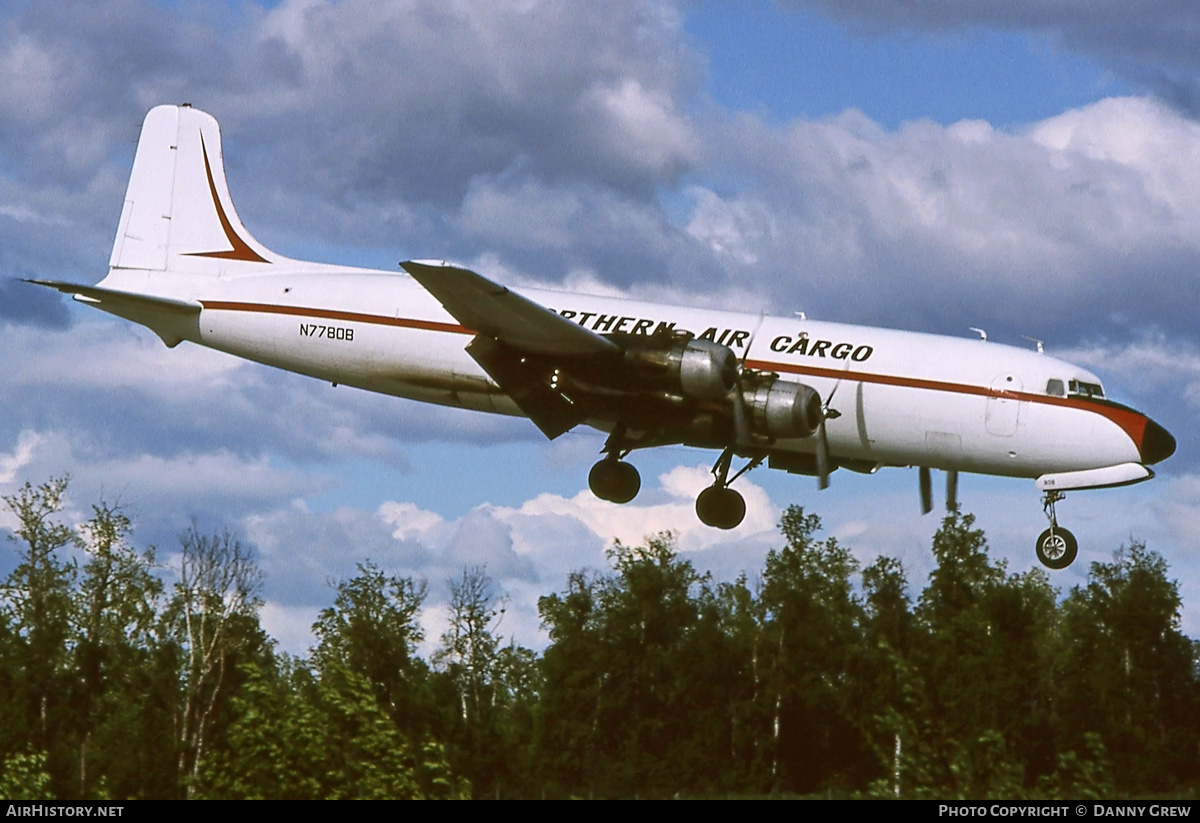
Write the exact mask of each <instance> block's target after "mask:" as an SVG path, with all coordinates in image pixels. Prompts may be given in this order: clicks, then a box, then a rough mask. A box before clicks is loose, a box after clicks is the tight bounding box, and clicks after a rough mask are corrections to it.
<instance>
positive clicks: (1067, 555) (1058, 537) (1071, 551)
mask: <svg viewBox="0 0 1200 823" xmlns="http://www.w3.org/2000/svg"><path fill="white" fill-rule="evenodd" d="M1078 553H1079V543H1078V542H1077V541H1076V540H1075V535H1073V534H1071V533H1070V532H1069V531H1067V530H1066V529H1064V528H1063V527H1062V526H1051V527H1050V528H1048V529H1046V530H1045V531H1044V532H1042V534H1041V536H1040V537H1039V538H1038V539H1037V556H1038V560H1040V561H1041V562H1042V565H1043V566H1046V567H1047V568H1051V569H1055V570H1057V569H1065V568H1066V567H1067V566H1069V565H1071V563H1072V562H1074V560H1075V555H1077V554H1078Z"/></svg>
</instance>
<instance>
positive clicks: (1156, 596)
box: [1060, 542, 1200, 791]
mask: <svg viewBox="0 0 1200 823" xmlns="http://www.w3.org/2000/svg"><path fill="white" fill-rule="evenodd" d="M1181 606H1182V601H1181V599H1180V596H1179V584H1178V582H1177V581H1175V580H1172V579H1171V578H1170V577H1169V576H1168V572H1167V563H1166V561H1165V560H1164V559H1163V558H1162V556H1161V555H1159V554H1158V553H1157V552H1154V551H1151V550H1150V549H1148V548H1147V547H1146V545H1145V544H1144V543H1141V542H1134V543H1132V544H1130V545H1129V546H1127V547H1123V548H1121V549H1120V550H1118V551H1117V552H1116V553H1115V555H1114V557H1113V562H1111V563H1093V564H1092V566H1091V571H1090V572H1089V574H1088V582H1087V585H1086V586H1082V587H1076V588H1075V589H1073V590H1072V591H1071V594H1070V595H1069V596H1068V597H1067V599H1066V602H1065V603H1064V605H1063V611H1064V613H1065V619H1064V634H1065V635H1066V641H1067V652H1066V654H1065V656H1064V676H1063V682H1062V683H1061V685H1060V688H1061V689H1062V691H1063V693H1064V700H1065V703H1066V705H1065V706H1064V708H1063V713H1064V715H1066V729H1065V741H1064V742H1065V744H1066V746H1068V747H1070V748H1073V749H1076V750H1079V749H1087V748H1092V747H1094V746H1089V744H1088V741H1087V739H1086V735H1087V733H1089V732H1091V733H1094V734H1097V735H1099V737H1100V740H1101V741H1102V743H1103V748H1104V749H1105V750H1106V751H1107V753H1108V756H1109V757H1110V758H1111V761H1112V766H1113V768H1112V774H1113V775H1114V776H1116V777H1117V781H1118V787H1119V788H1122V789H1124V790H1127V791H1129V790H1133V789H1134V788H1135V787H1138V788H1151V787H1152V788H1155V789H1162V788H1171V787H1173V786H1174V785H1177V784H1180V783H1182V782H1184V781H1191V780H1195V777H1196V771H1197V767H1196V763H1195V758H1194V756H1193V753H1194V752H1195V750H1196V747H1197V744H1198V743H1200V740H1198V731H1200V730H1198V729H1197V723H1198V720H1200V715H1198V711H1197V710H1198V705H1197V684H1196V672H1195V669H1194V658H1193V649H1192V644H1191V643H1190V642H1189V641H1188V639H1187V638H1186V637H1184V636H1183V634H1182V633H1181V632H1180V617H1179V612H1180V608H1181ZM1068 698H1069V699H1068Z"/></svg>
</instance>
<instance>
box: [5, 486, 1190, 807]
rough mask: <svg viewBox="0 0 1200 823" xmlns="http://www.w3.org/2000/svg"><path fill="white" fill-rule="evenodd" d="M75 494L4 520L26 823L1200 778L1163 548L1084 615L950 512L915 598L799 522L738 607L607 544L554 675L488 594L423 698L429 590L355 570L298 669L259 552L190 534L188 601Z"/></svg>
mask: <svg viewBox="0 0 1200 823" xmlns="http://www.w3.org/2000/svg"><path fill="white" fill-rule="evenodd" d="M66 491H67V483H66V481H65V480H52V481H50V482H48V483H46V484H43V485H41V486H37V487H34V486H32V485H29V484H26V485H25V486H23V487H22V488H21V489H19V490H18V491H17V492H16V493H15V494H13V495H11V496H9V497H7V498H4V501H3V502H4V504H5V506H6V507H7V508H8V509H9V510H10V511H11V512H12V513H13V514H14V515H15V516H16V523H17V527H16V529H15V530H14V531H13V533H12V534H11V536H10V537H11V541H10V545H11V546H12V547H13V548H14V549H15V555H16V556H15V558H14V559H13V561H12V562H10V563H9V564H8V567H10V568H12V569H13V571H12V572H11V573H10V574H9V575H8V576H7V577H6V578H5V579H4V580H3V581H2V583H0V662H2V663H3V665H0V794H2V795H6V796H10V797H14V798H48V797H80V798H96V799H100V798H105V797H117V798H123V797H181V796H192V797H214V798H215V797H230V798H234V797H237V798H242V797H244V798H295V799H300V798H305V799H316V798H435V797H436V798H451V797H467V796H476V797H497V798H499V797H544V796H585V797H592V796H602V797H626V796H677V795H689V796H706V795H713V794H717V793H755V792H765V791H770V792H775V793H779V794H792V793H809V794H814V795H824V796H828V795H831V794H837V795H852V794H862V795H866V796H871V797H901V798H909V797H911V798H950V797H963V798H990V797H1000V798H1006V799H1013V798H1022V797H1026V798H1105V797H1111V796H1112V795H1113V794H1114V793H1115V792H1119V793H1127V794H1128V793H1134V792H1162V791H1168V790H1170V791H1176V790H1179V789H1180V788H1184V789H1185V790H1186V787H1188V786H1189V785H1195V781H1196V780H1197V778H1198V777H1200V774H1197V771H1198V765H1197V758H1196V756H1195V755H1196V752H1197V751H1200V683H1198V682H1197V678H1198V671H1197V667H1196V664H1195V661H1196V660H1197V659H1200V654H1198V653H1197V651H1196V650H1197V649H1198V648H1200V644H1197V643H1195V642H1193V641H1191V640H1189V639H1188V638H1186V637H1184V636H1183V634H1182V632H1181V631H1180V618H1179V615H1180V612H1181V609H1182V601H1181V599H1180V594H1179V585H1178V583H1177V582H1176V581H1174V580H1172V579H1171V578H1170V576H1169V573H1168V568H1167V564H1166V562H1165V560H1164V559H1163V558H1162V557H1161V556H1159V555H1158V554H1156V553H1155V552H1153V551H1150V550H1149V549H1147V548H1146V546H1145V545H1143V544H1141V543H1134V544H1132V545H1130V546H1129V547H1127V548H1123V549H1121V550H1120V551H1118V552H1117V553H1116V554H1115V555H1114V557H1113V560H1112V562H1105V563H1094V564H1093V565H1092V567H1091V569H1090V572H1089V574H1088V578H1087V581H1086V583H1085V584H1083V585H1081V586H1078V587H1076V588H1074V589H1073V590H1072V591H1071V592H1070V593H1069V594H1068V595H1067V596H1066V597H1065V598H1061V597H1060V594H1059V592H1058V591H1057V590H1056V589H1055V588H1054V587H1053V586H1052V585H1051V583H1050V578H1049V577H1048V576H1047V574H1046V573H1044V572H1043V571H1041V570H1040V569H1035V570H1032V571H1025V572H1018V573H1010V572H1009V570H1008V569H1007V567H1006V566H1005V564H1003V563H999V562H996V561H994V560H993V559H992V558H991V557H990V556H989V554H988V547H987V541H986V539H985V538H984V535H983V533H982V532H981V531H980V530H978V529H977V528H975V522H974V519H973V518H972V517H971V516H970V515H966V514H961V513H959V512H952V513H951V514H950V515H949V516H948V517H947V518H946V519H945V520H944V521H943V523H942V526H941V529H939V531H938V533H937V535H936V536H935V538H934V541H933V546H932V549H933V558H934V560H935V562H936V565H935V568H934V569H933V571H932V573H931V574H930V575H929V578H928V580H927V581H926V584H925V585H924V587H923V588H921V590H920V591H915V590H914V589H911V588H910V584H909V581H908V580H907V577H906V575H905V569H904V568H903V566H902V565H901V564H900V563H899V562H898V561H897V560H895V559H892V558H888V557H880V558H876V559H875V560H874V561H872V562H871V563H870V564H869V565H867V566H866V568H865V569H863V570H862V571H861V573H860V572H859V568H858V563H857V562H856V560H855V558H854V556H853V554H851V552H850V551H849V550H848V549H847V548H846V547H844V546H842V545H841V543H840V542H839V541H837V540H835V539H833V538H823V537H821V535H820V520H819V519H818V518H817V517H816V516H815V515H813V514H810V513H806V512H804V511H803V510H802V509H800V508H798V507H792V508H789V509H788V510H787V511H786V512H785V513H784V515H783V517H782V519H781V522H780V530H781V532H782V535H783V538H784V544H783V545H782V547H781V548H779V549H777V550H775V551H772V552H771V553H770V554H769V555H768V557H767V559H766V562H765V564H764V566H763V568H762V570H761V576H760V577H752V576H749V575H746V574H743V575H742V576H741V577H739V579H737V580H736V581H734V582H732V583H724V584H721V585H714V584H713V583H712V581H711V580H710V578H709V576H708V575H706V574H702V573H700V572H698V571H697V570H696V569H695V567H694V566H693V565H692V563H691V562H690V561H689V560H688V559H687V558H685V557H681V556H680V555H679V554H678V553H677V551H676V549H675V544H674V538H673V536H672V535H670V534H660V535H657V536H655V537H653V538H650V539H648V540H647V541H646V542H645V544H643V545H639V546H626V545H623V544H620V543H617V544H615V545H614V546H613V548H612V550H611V551H610V552H609V561H610V564H611V567H610V568H609V569H608V570H607V571H605V572H582V571H581V572H575V573H573V574H571V575H570V576H569V577H568V580H567V585H566V587H565V588H564V590H563V591H561V592H560V593H556V594H551V595H548V596H546V597H543V598H542V599H541V600H540V601H539V610H540V613H541V616H542V620H543V625H544V626H545V628H546V630H547V631H548V633H549V636H550V644H549V646H547V648H546V649H545V651H544V653H543V654H541V655H538V654H535V653H534V652H533V651H531V650H529V649H525V648H521V647H518V646H516V645H514V644H512V643H511V642H508V643H506V642H505V639H504V637H503V636H502V635H501V634H500V620H501V618H502V616H503V614H504V604H505V601H504V599H503V597H502V596H501V594H500V593H499V592H498V590H497V588H496V586H495V583H494V582H493V581H492V580H490V579H489V578H488V577H487V575H486V573H485V572H484V570H483V569H481V568H467V569H465V570H464V572H463V574H462V576H461V577H460V578H457V579H455V580H453V581H450V590H451V600H450V609H449V612H450V620H449V625H448V628H447V630H446V631H445V632H444V633H443V634H442V636H441V643H440V646H439V648H438V650H437V651H436V653H435V654H434V655H433V656H432V662H433V668H432V669H431V667H430V665H429V664H427V663H426V661H425V660H423V659H422V657H421V655H420V654H419V651H418V649H419V644H421V643H422V641H423V640H424V635H423V632H422V630H421V623H420V618H421V610H422V608H423V606H424V597H425V586H424V584H423V583H420V582H415V581H413V580H411V579H409V578H403V577H397V576H393V575H389V574H387V573H385V572H384V571H382V570H381V569H379V568H378V567H376V566H375V565H373V564H371V563H369V562H366V563H363V564H362V565H360V566H359V568H358V574H357V575H356V576H355V577H353V578H351V579H350V580H347V581H344V582H342V583H340V584H338V586H337V587H336V591H335V594H334V597H333V604H332V605H331V606H330V607H329V608H327V609H324V610H323V611H322V612H321V613H320V616H319V618H318V620H317V622H316V624H315V625H314V627H313V629H314V632H315V634H316V637H317V644H316V646H315V648H314V649H313V650H312V652H311V655H310V658H309V659H307V660H304V659H300V660H297V659H292V658H289V657H287V656H286V655H282V656H281V655H277V654H276V653H275V652H274V651H273V648H272V644H271V642H270V640H269V639H268V638H267V637H266V636H265V634H264V633H263V631H262V628H261V626H260V625H259V621H258V610H259V606H260V601H259V597H258V587H259V583H260V575H259V572H258V569H257V567H256V565H255V564H254V562H253V558H252V552H251V550H250V549H249V548H248V547H246V546H243V545H242V544H241V543H240V542H239V541H237V540H236V539H235V538H233V537H232V536H231V535H229V534H228V533H227V532H218V533H216V534H214V535H204V534H200V533H199V532H198V531H197V530H196V528H195V527H193V528H192V529H191V530H190V531H188V532H185V534H184V535H183V536H182V538H181V554H180V557H181V560H180V565H179V568H178V570H177V578H178V580H177V582H176V583H175V584H174V585H173V586H172V588H171V591H170V592H169V596H168V592H166V591H165V590H164V585H163V583H162V580H161V577H160V572H159V569H158V568H157V567H156V566H155V552H154V551H153V550H144V551H139V550H136V549H134V548H133V547H132V545H131V543H130V541H131V529H132V524H131V523H130V521H129V519H128V518H127V517H126V515H125V514H124V513H123V512H122V511H121V509H120V508H119V507H115V506H110V505H108V504H105V503H100V504H98V505H96V506H93V507H92V509H91V515H90V517H88V518H87V519H86V520H85V521H84V522H82V523H80V524H79V525H77V526H76V527H74V528H72V527H71V526H69V525H68V522H67V519H66V516H65V514H64V512H65V511H67V510H68V506H67V498H66ZM73 558H78V559H77V560H76V559H73Z"/></svg>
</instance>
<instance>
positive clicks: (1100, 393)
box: [1067, 380, 1104, 398]
mask: <svg viewBox="0 0 1200 823" xmlns="http://www.w3.org/2000/svg"><path fill="white" fill-rule="evenodd" d="M1067 391H1068V393H1069V394H1070V395H1071V397H1101V398H1102V397H1104V388H1103V387H1102V386H1101V385H1100V384H1099V383H1085V382H1083V381H1082V380H1072V381H1071V382H1070V383H1068V384H1067Z"/></svg>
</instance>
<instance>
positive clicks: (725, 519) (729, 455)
mask: <svg viewBox="0 0 1200 823" xmlns="http://www.w3.org/2000/svg"><path fill="white" fill-rule="evenodd" d="M732 462H733V450H732V449H725V450H724V451H722V452H721V456H720V457H718V458H717V462H716V463H714V464H713V467H712V473H713V477H714V482H713V484H712V485H711V486H709V487H708V488H707V489H705V490H704V491H702V492H700V496H699V497H697V498H696V516H697V517H699V518H700V522H701V523H703V524H704V525H706V526H712V527H714V528H717V529H733V528H737V527H738V526H739V525H741V522H742V520H743V519H744V518H745V517H746V499H745V498H744V497H742V496H741V495H740V494H739V493H738V492H736V491H734V490H733V489H731V488H729V484H730V483H732V482H733V481H734V480H737V479H738V478H739V477H741V476H742V475H743V474H745V473H746V472H748V471H750V470H751V469H753V468H754V467H756V466H758V465H759V464H761V463H762V462H763V458H762V457H755V458H752V459H751V460H750V462H749V463H747V464H746V465H745V466H743V467H742V469H741V471H739V472H738V473H737V474H735V475H734V476H733V477H730V476H729V467H730V464H731V463H732Z"/></svg>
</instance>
